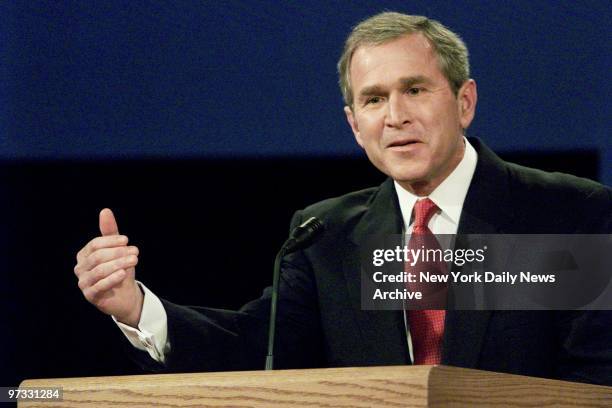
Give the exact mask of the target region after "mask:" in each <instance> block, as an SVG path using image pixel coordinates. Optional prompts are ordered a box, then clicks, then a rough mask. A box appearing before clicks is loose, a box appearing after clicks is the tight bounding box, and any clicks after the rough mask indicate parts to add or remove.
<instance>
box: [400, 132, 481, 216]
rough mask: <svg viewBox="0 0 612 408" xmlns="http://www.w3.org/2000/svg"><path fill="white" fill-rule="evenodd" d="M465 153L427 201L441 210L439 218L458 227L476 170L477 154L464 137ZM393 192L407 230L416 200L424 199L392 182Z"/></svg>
mask: <svg viewBox="0 0 612 408" xmlns="http://www.w3.org/2000/svg"><path fill="white" fill-rule="evenodd" d="M463 141H464V143H465V153H464V154H463V158H462V159H461V161H460V162H459V164H458V165H457V167H455V169H454V170H453V171H452V172H451V174H449V175H448V177H447V178H445V179H444V181H442V183H440V185H439V186H438V187H436V188H435V190H434V191H432V192H431V194H430V195H429V199H431V201H433V202H434V203H435V204H436V205H437V206H438V208H440V210H441V214H440V215H441V216H443V217H447V218H449V220H450V221H451V222H453V223H454V224H455V225H459V218H460V217H461V210H462V208H463V202H464V201H465V196H466V195H467V191H468V188H469V187H470V183H471V181H472V177H473V176H474V171H475V170H476V162H477V161H478V153H476V150H475V149H474V147H472V145H471V144H470V142H469V141H468V140H467V139H466V138H465V137H464V138H463ZM394 184H395V191H396V193H397V199H398V201H399V205H400V210H401V212H402V219H403V220H404V226H405V227H406V228H408V226H409V225H410V220H411V217H412V209H413V208H414V204H415V203H416V202H417V200H419V199H421V198H424V197H418V196H416V195H414V194H412V193H411V192H409V191H407V190H405V189H404V188H403V187H402V186H400V185H399V183H398V182H397V181H395V180H394Z"/></svg>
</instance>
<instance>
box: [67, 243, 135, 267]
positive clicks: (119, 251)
mask: <svg viewBox="0 0 612 408" xmlns="http://www.w3.org/2000/svg"><path fill="white" fill-rule="evenodd" d="M128 255H136V256H138V247H135V246H119V247H113V248H102V249H98V250H96V251H94V252H92V253H91V254H89V255H88V256H86V257H85V258H83V260H82V261H81V262H79V264H80V265H81V267H82V268H83V269H84V270H90V269H93V268H95V267H96V266H98V265H100V264H103V263H105V262H108V261H112V260H114V259H119V258H123V257H126V256H128Z"/></svg>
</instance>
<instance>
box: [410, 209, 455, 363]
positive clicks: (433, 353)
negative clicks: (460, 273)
mask: <svg viewBox="0 0 612 408" xmlns="http://www.w3.org/2000/svg"><path fill="white" fill-rule="evenodd" d="M437 210H438V206H436V204H435V203H434V202H433V201H431V200H430V199H429V198H425V199H423V200H419V201H417V202H416V204H415V205H414V224H413V228H412V235H411V236H410V241H409V243H408V248H409V249H410V250H417V249H421V250H422V251H423V250H427V249H440V244H439V242H438V240H437V239H436V237H435V236H434V235H433V233H432V232H431V230H430V229H429V227H428V226H427V224H428V223H429V220H430V219H431V217H432V216H433V215H434V214H435V213H436V211H437ZM419 259H420V258H419ZM406 270H407V271H413V272H415V273H416V274H417V275H418V273H419V272H421V271H429V272H430V273H432V274H446V264H445V263H444V262H426V261H421V260H419V261H418V262H417V263H416V264H415V265H414V266H410V265H408V266H407V269H406ZM417 281H418V279H417ZM407 287H408V290H412V291H414V290H419V291H421V292H422V293H423V300H424V303H422V305H429V307H434V308H436V309H442V310H408V311H407V313H408V323H409V325H410V336H411V338H412V350H413V355H414V364H440V361H441V360H442V336H443V334H444V317H445V315H446V310H444V306H445V304H446V293H447V285H446V284H445V283H436V284H430V283H426V284H422V283H408V284H407Z"/></svg>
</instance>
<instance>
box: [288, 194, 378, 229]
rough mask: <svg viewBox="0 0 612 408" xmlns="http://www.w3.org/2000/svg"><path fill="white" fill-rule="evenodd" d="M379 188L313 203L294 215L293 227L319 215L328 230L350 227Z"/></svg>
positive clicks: (366, 207) (367, 206) (365, 209)
mask: <svg viewBox="0 0 612 408" xmlns="http://www.w3.org/2000/svg"><path fill="white" fill-rule="evenodd" d="M379 190H380V186H379V187H370V188H366V189H363V190H358V191H353V192H350V193H347V194H344V195H341V196H338V197H333V198H328V199H325V200H322V201H319V202H316V203H314V204H311V205H309V206H308V207H306V208H304V209H303V210H301V211H298V212H297V213H296V214H295V215H294V217H293V220H292V227H295V226H296V225H299V223H300V222H302V221H303V220H306V219H308V218H310V217H317V218H319V219H320V220H322V221H323V222H324V224H325V227H326V229H328V230H334V229H336V228H340V229H342V230H343V229H345V228H350V227H351V225H354V224H355V223H356V222H357V221H358V220H359V219H360V218H361V217H362V216H363V214H364V213H365V212H366V211H367V210H368V208H369V205H370V202H371V201H372V200H373V199H374V198H375V197H376V195H377V194H378V192H379Z"/></svg>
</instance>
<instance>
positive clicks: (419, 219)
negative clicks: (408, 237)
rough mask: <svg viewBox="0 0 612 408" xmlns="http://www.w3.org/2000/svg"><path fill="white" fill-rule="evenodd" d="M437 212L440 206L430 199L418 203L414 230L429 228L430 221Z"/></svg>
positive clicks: (415, 210)
mask: <svg viewBox="0 0 612 408" xmlns="http://www.w3.org/2000/svg"><path fill="white" fill-rule="evenodd" d="M437 210H438V206H437V205H436V204H435V203H434V202H433V201H431V200H430V199H429V198H424V199H422V200H419V201H417V202H416V204H415V205H414V226H413V228H427V224H428V223H429V220H430V219H431V217H432V216H433V215H434V213H435V212H436V211H437Z"/></svg>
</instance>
